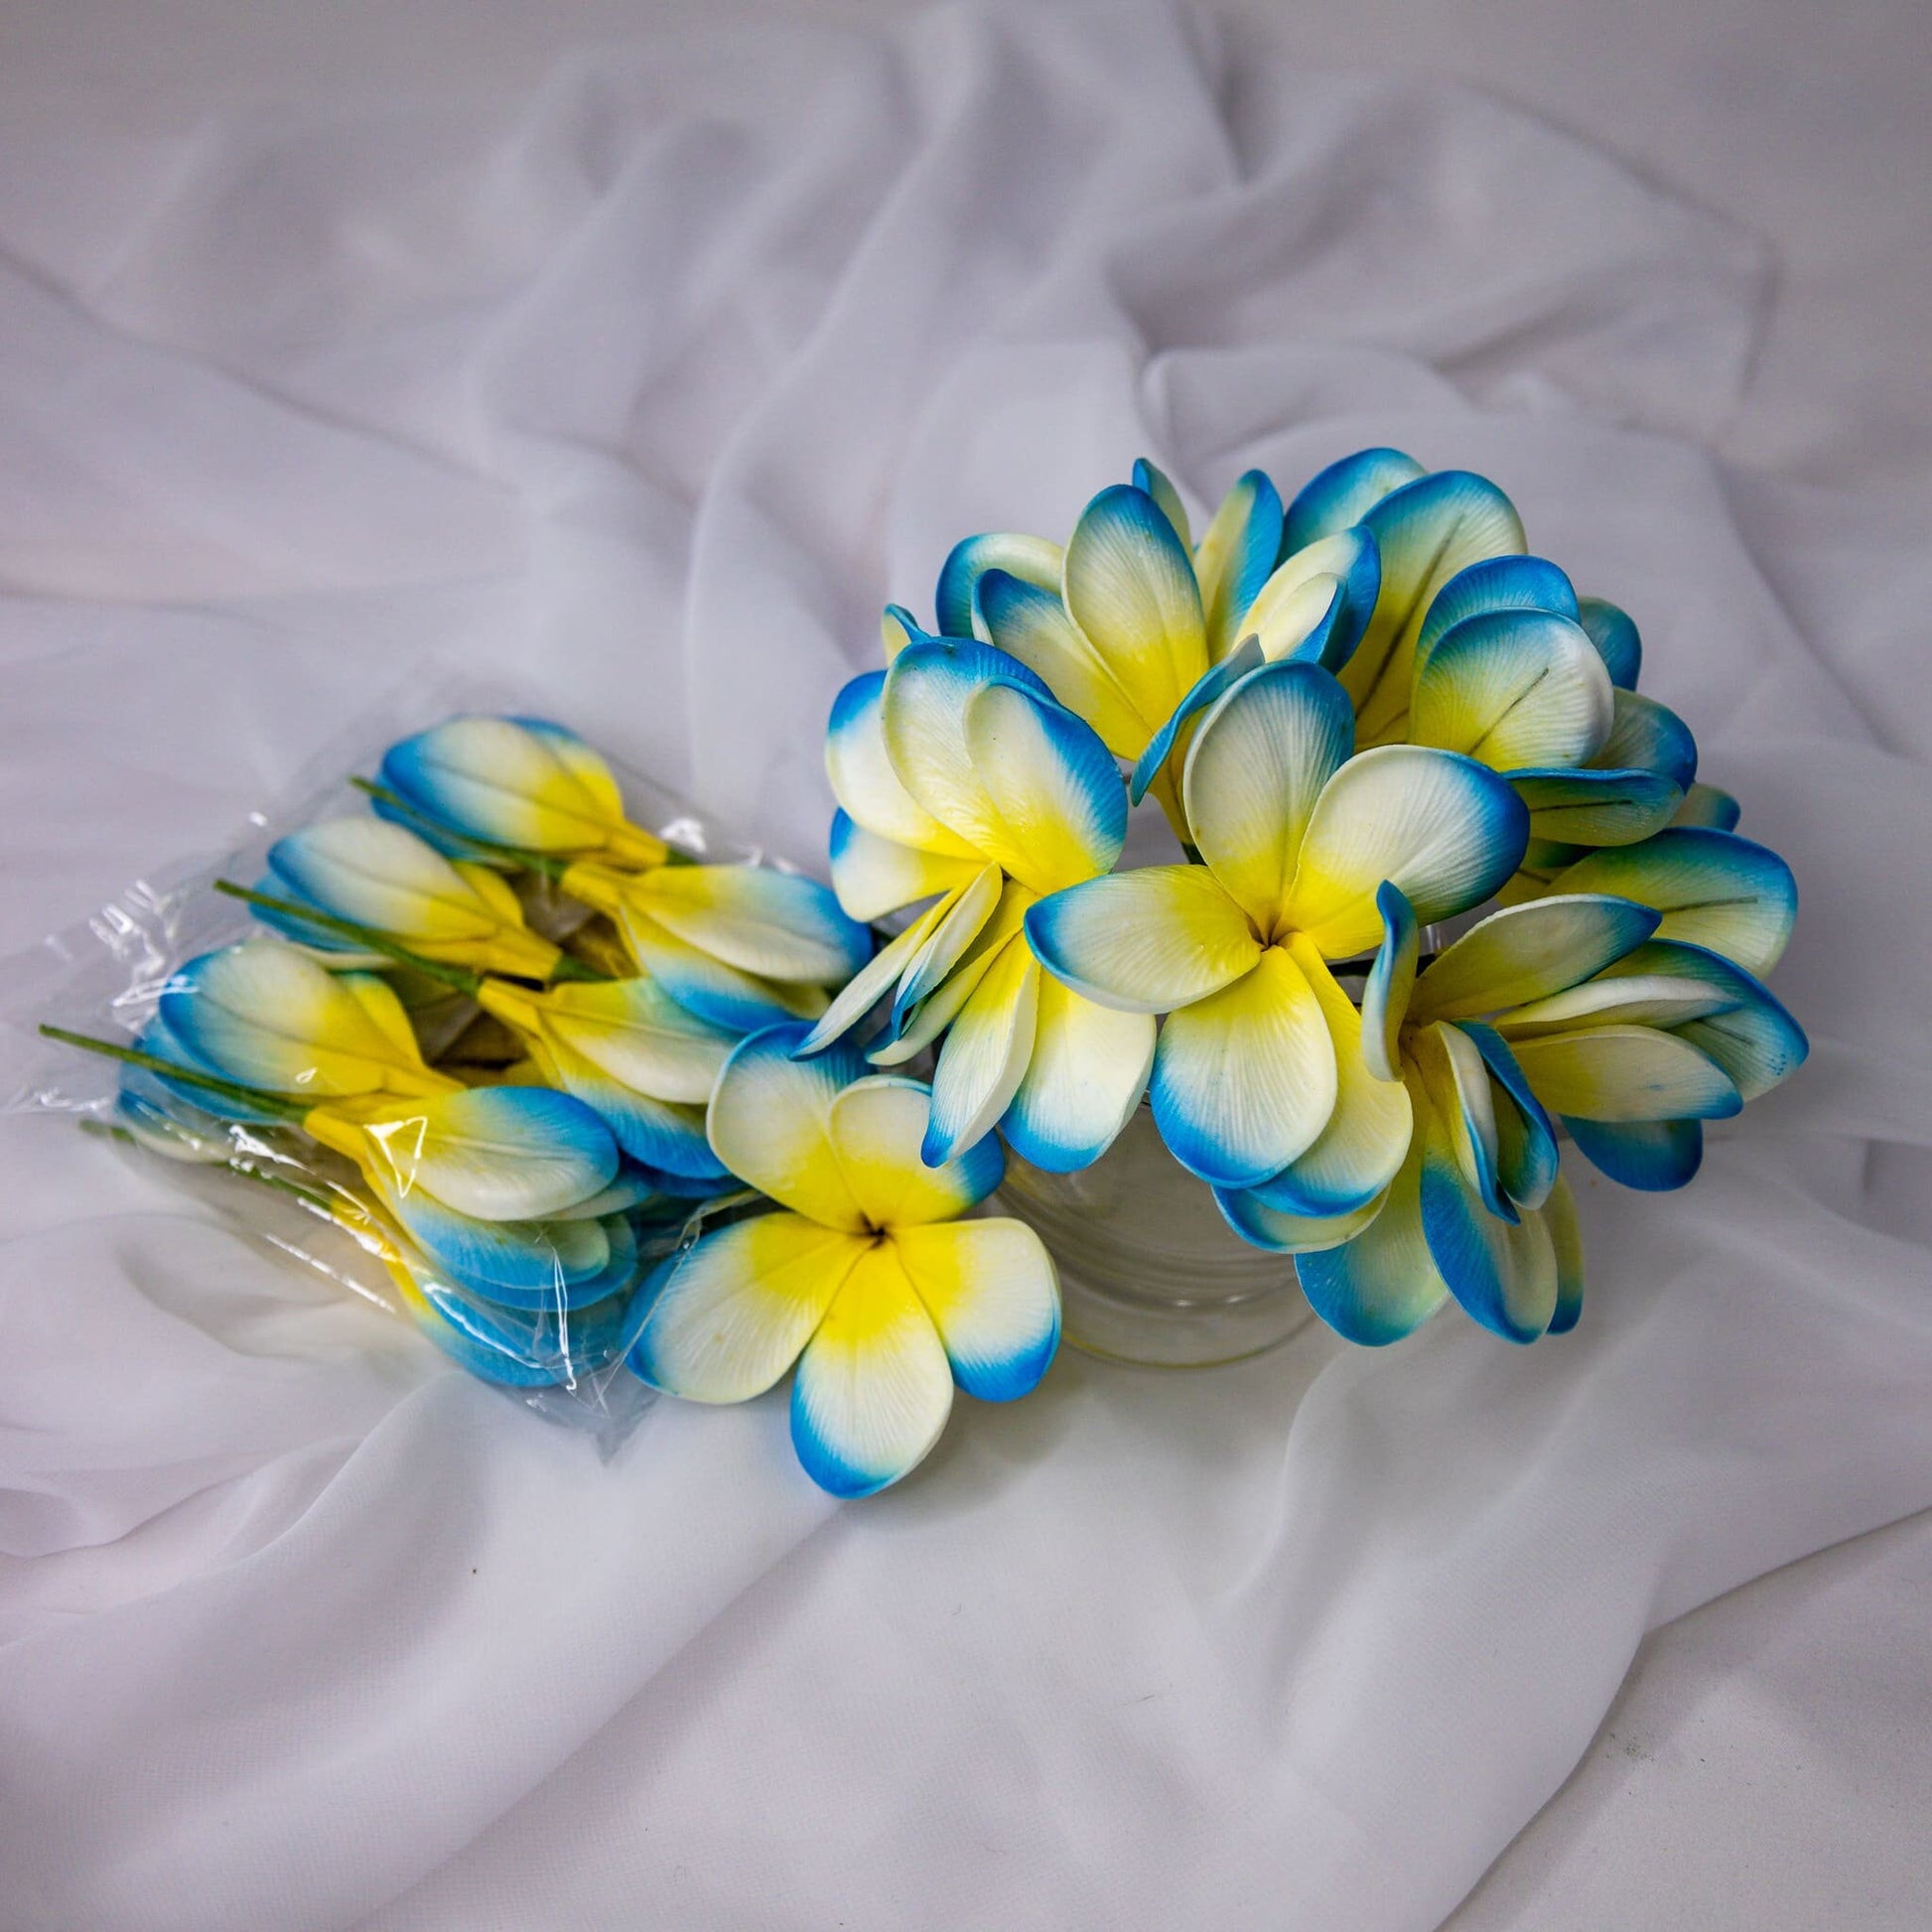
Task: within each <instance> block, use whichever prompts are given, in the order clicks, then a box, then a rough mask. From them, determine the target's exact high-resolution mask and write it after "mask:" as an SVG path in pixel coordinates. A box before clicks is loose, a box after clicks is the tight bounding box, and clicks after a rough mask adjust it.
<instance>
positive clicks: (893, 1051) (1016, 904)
mask: <svg viewBox="0 0 1932 1932" xmlns="http://www.w3.org/2000/svg"><path fill="white" fill-rule="evenodd" d="M996 870H997V868H996ZM1034 903H1035V899H1034V896H1033V894H1032V893H1030V892H1028V890H1027V889H1026V887H1024V886H1021V885H1016V884H1015V882H1014V881H1012V880H1011V879H1009V880H1007V881H1006V883H1005V885H1004V887H1003V888H1002V890H1001V893H1000V899H999V903H998V904H997V905H996V906H995V907H994V909H993V914H992V916H991V917H990V918H989V919H987V921H986V922H985V924H984V925H982V926H981V927H980V929H979V931H978V932H977V933H976V934H975V935H974V937H973V941H972V943H971V944H970V945H969V946H968V947H967V948H966V949H965V951H964V952H963V953H960V954H959V955H958V957H957V963H955V964H951V965H948V966H947V967H946V969H945V971H944V973H943V974H938V973H935V974H934V976H933V977H934V978H935V979H936V980H937V982H938V983H937V984H936V985H932V986H931V988H930V991H927V992H924V993H923V994H922V995H921V997H920V998H918V999H917V1000H910V1001H909V1000H907V999H906V998H905V997H904V989H903V988H902V989H901V991H900V995H899V998H898V999H897V1000H895V1001H894V1003H893V1024H892V1026H891V1028H889V1029H888V1031H887V1033H886V1034H885V1035H883V1036H882V1037H881V1038H880V1039H877V1040H875V1041H874V1042H873V1044H872V1046H871V1047H870V1049H869V1050H868V1052H867V1055H866V1057H867V1058H868V1059H869V1060H870V1061H871V1062H872V1064H873V1065H874V1066H882V1067H883V1066H902V1065H904V1063H905V1062H906V1061H907V1060H909V1059H911V1058H913V1057H914V1056H915V1055H917V1054H919V1053H921V1052H923V1051H924V1050H925V1049H926V1048H927V1047H928V1046H930V1045H931V1044H932V1042H933V1041H934V1040H935V1039H937V1038H938V1037H939V1035H941V1034H942V1033H944V1032H945V1031H946V1029H947V1028H948V1027H950V1026H951V1025H952V1023H953V1022H954V1020H956V1019H957V1018H958V1017H959V1011H960V1009H961V1008H962V1007H963V1006H964V1005H965V1004H966V1002H967V1001H968V1000H970V999H971V998H972V997H973V993H974V990H975V989H976V988H977V987H978V985H979V983H980V981H981V980H983V979H984V978H985V977H986V975H987V974H988V972H990V971H991V970H992V968H993V965H994V963H995V962H996V961H997V960H998V959H999V958H1000V956H1001V954H1002V953H1004V952H1005V950H1006V948H1007V946H1008V945H1009V943H1010V942H1011V941H1013V940H1014V939H1015V938H1017V937H1018V935H1019V933H1020V931H1021V926H1022V920H1023V918H1024V917H1025V914H1026V911H1027V908H1028V907H1029V906H1030V905H1032V904H1034ZM937 938H938V935H937V934H936V933H935V935H934V946H933V947H928V948H927V949H926V951H925V952H922V953H921V956H920V958H921V961H923V960H924V958H925V957H926V954H927V953H930V952H932V951H934V950H935V948H936V942H937ZM914 974H917V975H918V976H919V977H921V978H923V976H924V974H923V966H922V965H921V964H920V963H918V962H915V964H914V967H913V969H912V972H910V973H908V974H907V984H908V986H909V985H910V983H911V980H912V978H913V975H914Z"/></svg>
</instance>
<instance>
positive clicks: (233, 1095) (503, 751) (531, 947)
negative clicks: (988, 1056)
mask: <svg viewBox="0 0 1932 1932" xmlns="http://www.w3.org/2000/svg"><path fill="white" fill-rule="evenodd" d="M363 789H364V790H366V791H368V792H369V793H370V794H371V802H372V804H373V806H374V812H373V813H372V814H362V815H353V816H346V817H340V818H333V819H329V820H326V821H323V822H320V823H316V824H312V825H310V826H308V827H306V828H305V829H303V830H301V831H298V832H295V833H293V834H291V835H290V836H289V837H286V838H284V839H282V840H280V841H279V842H278V843H277V844H275V845H274V846H273V847H272V848H271V850H270V852H269V855H268V868H267V873H266V875H265V877H263V878H262V879H261V880H260V881H258V882H257V883H256V884H255V885H254V886H252V887H237V886H231V885H227V884H226V883H225V882H224V890H226V891H228V892H230V893H231V894H233V895H234V896H235V897H240V898H242V899H245V900H246V901H247V902H248V903H249V904H250V905H251V906H252V907H253V909H254V911H255V914H256V916H257V918H258V919H259V920H260V921H261V922H262V923H263V924H264V925H266V926H268V927H269V928H270V929H271V930H270V933H269V934H261V935H257V936H255V937H251V938H247V939H244V940H242V941H240V942H238V943H236V944H232V945H228V946H225V947H222V948H221V949H219V950H217V951H214V952H209V953H206V954H204V955H202V956H201V957H199V958H196V959H192V960H190V961H188V962H187V963H186V964H185V965H183V966H182V967H180V968H179V969H178V970H177V971H175V972H174V973H173V974H172V975H170V977H169V978H168V980H167V981H166V983H165V984H164V985H163V987H162V988H161V990H160V993H159V997H158V999H157V1001H156V1004H155V1009H154V1012H153V1015H152V1018H151V1019H149V1020H148V1022H147V1024H146V1026H145V1027H144V1029H143V1030H142V1032H141V1033H140V1035H138V1037H137V1038H136V1039H135V1040H134V1042H133V1043H132V1045H131V1046H120V1045H116V1044H114V1043H112V1042H99V1041H96V1042H91V1043H92V1044H94V1045H96V1046H101V1047H104V1048H105V1049H106V1050H109V1051H111V1052H113V1053H114V1054H115V1055H116V1056H117V1057H118V1058H120V1059H121V1061H122V1068H121V1085H120V1089H119V1098H118V1113H119V1119H120V1124H121V1127H122V1129H123V1131H125V1132H126V1133H128V1134H130V1135H132V1136H133V1137H135V1138H137V1139H139V1140H141V1141H143V1142H144V1143H146V1144H148V1145H151V1146H153V1147H156V1148H158V1149H159V1150H161V1151H162V1152H165V1153H168V1154H171V1155H173V1156H176V1157H177V1158H182V1159H187V1160H194V1161H200V1162H205V1163H215V1164H220V1165H223V1166H226V1167H228V1168H230V1169H232V1170H234V1171H236V1172H238V1173H244V1174H247V1175H249V1176H250V1177H252V1178H255V1179H259V1180H263V1181H265V1182H266V1183H267V1184H269V1185H272V1186H276V1187H279V1188H281V1189H282V1190H283V1191H284V1192H285V1193H288V1194H291V1195H293V1196H295V1197H297V1198H298V1199H299V1200H300V1201H301V1203H302V1204H303V1205H304V1206H305V1207H307V1208H308V1209H310V1210H311V1211H313V1212H314V1213H316V1214H318V1215H320V1216H322V1217H324V1218H326V1219H328V1220H329V1221H331V1222H332V1223H334V1224H336V1225H337V1226H339V1227H341V1228H344V1229H345V1230H346V1231H347V1232H348V1233H349V1234H350V1235H351V1236H352V1237H353V1238H354V1239H355V1240H356V1241H357V1242H358V1243H360V1245H361V1246H362V1247H363V1248H364V1249H365V1250H366V1251H367V1252H368V1253H370V1254H371V1255H373V1256H374V1257H375V1258H376V1259H377V1261H378V1262H379V1263H380V1265H381V1266H382V1268H383V1269H384V1270H385V1271H386V1273H387V1275H388V1277H389V1279H390V1281H391V1283H392V1284H393V1288H394V1291H395V1294H396V1297H397V1298H398V1300H399V1301H400V1303H401V1305H402V1307H403V1308H404V1310H405V1311H407V1312H408V1313H409V1314H411V1315H412V1316H413V1317H414V1318H415V1320H416V1321H417V1322H418V1323H419V1325H420V1326H422V1327H423V1328H424V1330H425V1331H426V1332H427V1333H428V1334H429V1335H430V1336H431V1337H432V1338H433V1339H434V1340H435V1341H437V1342H438V1343H439V1345H441V1346H442V1347H443V1348H444V1349H445V1350H446V1351H447V1352H448V1353H449V1354H450V1355H452V1356H453V1357H454V1358H455V1359H456V1360H457V1361H459V1362H460V1363H462V1364H463V1365H464V1366H465V1367H467V1368H469V1369H470V1370H471V1371H472V1372H474V1373H476V1374H478V1375H480V1376H483V1377H484V1378H485V1379H487V1380H490V1381H494V1382H499V1383H506V1384H510V1385H515V1386H522V1387H541V1386H547V1385H555V1384H559V1383H565V1384H571V1385H576V1384H580V1383H582V1382H583V1381H584V1380H585V1379H586V1378H591V1379H593V1380H594V1379H595V1378H597V1377H599V1376H601V1375H604V1374H606V1373H609V1372H615V1371H616V1368H617V1365H618V1364H620V1363H627V1365H628V1367H629V1369H630V1371H631V1372H634V1373H635V1374H637V1375H639V1376H641V1377H642V1378H643V1379H644V1380H646V1381H647V1382H649V1383H651V1384H652V1385H653V1386H655V1387H659V1388H663V1389H667V1390H670V1391H672V1392H674V1393H676V1394H679V1395H683V1396H688V1397H691V1398H693V1399H696V1400H699V1401H709V1402H730V1401H739V1400H743V1399H745V1398H746V1397H748V1396H752V1395H756V1394H759V1393H760V1392H761V1391H763V1390H764V1389H767V1388H769V1387H770V1386H772V1384H774V1383H775V1382H776V1381H777V1380H778V1379H779V1378H780V1377H782V1376H783V1375H784V1373H785V1372H786V1371H787V1370H788V1369H790V1368H791V1367H792V1366H793V1365H794V1363H795V1364H796V1365H797V1371H798V1372H797V1376H796V1378H795V1381H794V1385H793V1398H792V1426H793V1436H794V1440H795V1442H796V1445H797V1449H798V1452H799V1455H800V1458H801V1459H802V1460H803V1462H804V1463H805V1465H806V1467H807V1468H808V1469H809V1471H810V1472H811V1474H812V1475H813V1477H814V1478H815V1479H816V1480H818V1481H819V1482H820V1483H822V1484H823V1485H824V1486H826V1487H827V1488H829V1489H832V1490H834V1491H835V1492H837V1493H840V1494H861V1493H865V1492H867V1491H869V1490H872V1489H876V1488H879V1487H881V1486H883V1485H884V1484H886V1483H888V1482H891V1481H893V1480H895V1479H897V1477H898V1476H899V1475H902V1474H903V1473H904V1472H905V1470H906V1469H908V1468H910V1467H911V1466H912V1465H913V1464H914V1463H915V1462H916V1461H918V1459H919V1458H920V1457H921V1456H923V1455H924V1454H925V1452H926V1451H927V1450H928V1449H930V1448H931V1446H932V1444H933V1442H934V1441H936V1440H937V1437H938V1435H939V1433H940V1431H941V1429H942V1428H943V1427H944V1424H945V1421H946V1418H947V1415H948V1413H949V1411H950V1407H951V1398H952V1390H953V1388H954V1386H955V1383H957V1385H958V1386H960V1387H963V1388H966V1389H968V1390H970V1391H971V1392H973V1393H975V1394H977V1395H980V1396H982V1397H986V1398H989V1399H1005V1398H1011V1397H1013V1396H1016V1395H1021V1394H1024V1393H1026V1392H1027V1391H1028V1390H1029V1389H1031V1388H1032V1387H1033V1386H1034V1384H1035V1382H1037V1380H1038V1379H1039V1376H1040V1375H1041V1374H1042V1373H1043V1372H1044V1370H1045V1367H1046V1364H1047V1362H1048V1360H1049V1359H1050V1358H1051V1356H1052V1354H1053V1351H1054V1348H1055V1346H1056V1345H1057V1342H1058V1337H1059V1299H1058V1289H1057V1284H1056V1281H1055V1278H1054V1274H1053V1269H1052V1264H1051V1263H1050V1261H1049V1260H1048V1259H1047V1257H1046V1255H1045V1251H1044V1250H1043V1249H1042V1248H1041V1247H1040V1245H1039V1243H1038V1240H1037V1238H1036V1237H1035V1235H1034V1234H1033V1232H1032V1231H1031V1230H1030V1229H1028V1228H1026V1227H1024V1226H1022V1225H1021V1224H1019V1223H1018V1222H1013V1221H1004V1220H993V1219H975V1220H973V1221H971V1222H968V1223H966V1224H964V1225H960V1226H952V1225H949V1223H951V1222H952V1221H953V1220H955V1219H956V1217H958V1216H959V1215H961V1214H963V1213H965V1212H966V1211H967V1210H968V1209H969V1208H972V1207H974V1206H975V1205H977V1203H978V1202H979V1201H980V1200H982V1199H983V1198H984V1197H985V1196H986V1195H987V1194H988V1193H990V1192H991V1190H992V1189H993V1188H994V1187H995V1186H996V1185H997V1184H998V1182H999V1180H1000V1177H1001V1173H1002V1169H1003V1159H1002V1155H1001V1152H1000V1148H999V1145H998V1143H997V1142H996V1141H992V1140H986V1141H983V1142H982V1143H981V1144H980V1145H978V1146H976V1147H974V1148H971V1149H969V1150H965V1151H963V1152H962V1153H961V1155H960V1157H959V1158H958V1159H957V1160H955V1161H953V1162H950V1163H947V1164H941V1165H939V1166H936V1167H933V1166H928V1165H927V1164H926V1163H924V1162H923V1161H921V1159H920V1158H919V1155H920V1148H921V1146H922V1144H923V1143H924V1141H925V1140H926V1138H927V1131H928V1129H927V1114H928V1111H929V1097H928V1090H927V1089H926V1087H925V1086H924V1085H923V1084H921V1083H920V1082H918V1081H916V1080H912V1079H908V1078H906V1077H904V1076H902V1075H897V1074H895V1075H878V1074H873V1073H871V1072H870V1071H869V1070H868V1069H867V1068H866V1067H865V1065H864V1064H863V1062H862V1061H861V1060H860V1059H859V1057H858V1056H857V1055H856V1053H853V1052H849V1051H847V1052H836V1051H835V1052H831V1053H827V1054H824V1055H822V1056H820V1057H818V1058H816V1059H814V1060H812V1061H810V1062H809V1063H807V1062H802V1061H800V1060H798V1059H796V1058H795V1057H794V1052H795V1049H796V1047H797V1045H798V1043H799V1042H800V1040H801V1039H802V1038H803V1036H804V1035H805V1033H806V1032H807V1031H808V1030H809V1028H810V1026H811V1024H812V1023H813V1022H814V1021H815V1020H816V1019H817V1018H819V1017H820V1016H821V1015H823V1013H824V1012H825V1011H826V1009H827V1007H828V1006H829V1004H830V1002H831V999H832V996H833V994H834V992H835V991H836V990H837V989H838V988H840V987H841V986H843V985H844V984H845V983H847V982H848V981H850V980H851V978H852V977H853V976H854V974H855V973H856V972H857V971H858V970H859V969H860V968H861V967H863V966H864V965H865V963H866V962H867V961H868V959H869V958H870V955H871V952H872V948H873V935H872V934H871V933H870V932H869V931H868V929H867V928H866V927H865V926H864V925H862V924H860V923H859V922H857V921H856V920H854V919H852V918H851V917H849V916H848V915H847V914H846V913H845V912H843V911H842V910H841V909H840V908H839V905H838V903H837V901H836V899H835V898H834V897H833V895H832V894H831V893H830V892H829V891H827V889H826V888H825V887H823V886H822V885H819V884H817V883H816V882H814V881H811V880H808V879H803V878H799V877H797V876H795V875H792V874H788V873H784V872H779V871H775V870H771V869H769V868H766V867H762V866H758V865H751V864H742V865H706V864H702V863H697V862H696V861H695V860H693V859H692V858H691V857H690V856H689V855H687V854H683V853H679V852H676V851H674V850H673V849H672V848H671V847H670V846H669V845H668V844H667V843H666V842H665V840H664V839H662V838H659V837H657V836H656V835H655V834H653V833H651V832H648V831H646V830H643V829H642V828H640V827H637V826H634V825H632V824H630V823H629V822H628V820H627V819H626V818H625V816H624V810H623V804H622V800H621V796H620V793H619V789H618V785H617V783H616V780H615V778H614V777H613V775H612V773H611V771H610V768H609V766H608V765H607V764H606V763H605V761H604V760H603V759H601V758H600V757H599V756H598V755H597V754H596V753H595V752H594V751H592V750H591V748H590V747H589V746H587V745H586V744H584V742H583V741H582V740H580V739H578V738H576V737H574V736H573V735H572V734H570V733H568V732H566V731H564V730H562V729H561V728H560V727H557V726H554V725H550V724H547V723H543V722H539V721H535V720H526V719H504V718H482V717H470V718H460V719H453V720H451V721H449V722H447V723H445V724H443V725H441V726H438V727H436V728H435V729H433V730H431V731H428V732H425V733H423V734H421V735H420V736H418V737H415V738H412V739H409V740H407V741H405V742H404V743H402V744H400V745H397V746H395V747H393V748H392V749H391V750H390V752H389V753H388V754H387V756H386V757H385V759H383V761H382V765H381V770H380V773H379V776H378V778H377V780H375V781H374V782H370V783H364V784H363ZM537 915H540V916H537ZM539 925H541V926H543V927H544V928H546V929H544V930H539V929H538V926H539ZM67 1037H69V1038H73V1037H75V1036H72V1035H67ZM76 1043H82V1044H85V1043H89V1042H86V1041H84V1040H78V1041H77V1042H76ZM325 1150H326V1153H325V1152H324V1151H325Z"/></svg>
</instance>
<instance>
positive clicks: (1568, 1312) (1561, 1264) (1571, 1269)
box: [1542, 1174, 1584, 1335]
mask: <svg viewBox="0 0 1932 1932" xmlns="http://www.w3.org/2000/svg"><path fill="white" fill-rule="evenodd" d="M1542 1213H1543V1225H1544V1226H1545V1227H1546V1228H1548V1229H1549V1230H1550V1245H1551V1246H1552V1247H1553V1248H1554V1249H1555V1250H1556V1257H1557V1307H1556V1312H1555V1313H1554V1314H1552V1315H1551V1316H1550V1325H1549V1327H1548V1328H1546V1329H1545V1330H1544V1333H1545V1334H1551V1335H1567V1334H1568V1333H1569V1332H1570V1331H1571V1329H1572V1328H1574V1327H1575V1326H1576V1325H1577V1318H1578V1316H1580V1315H1581V1314H1582V1313H1583V1311H1584V1231H1583V1229H1582V1228H1581V1227H1580V1226H1579V1225H1578V1223H1577V1203H1576V1200H1575V1199H1574V1198H1573V1197H1572V1195H1571V1192H1570V1183H1569V1181H1567V1180H1566V1179H1565V1178H1564V1177H1563V1175H1562V1174H1558V1175H1557V1179H1556V1185H1555V1186H1554V1187H1552V1188H1551V1190H1550V1198H1549V1199H1548V1200H1547V1201H1545V1202H1544V1204H1543V1209H1542Z"/></svg>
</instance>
